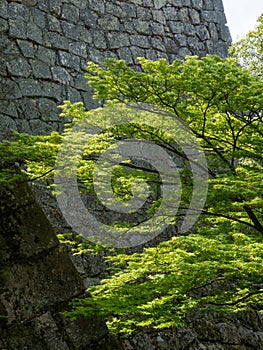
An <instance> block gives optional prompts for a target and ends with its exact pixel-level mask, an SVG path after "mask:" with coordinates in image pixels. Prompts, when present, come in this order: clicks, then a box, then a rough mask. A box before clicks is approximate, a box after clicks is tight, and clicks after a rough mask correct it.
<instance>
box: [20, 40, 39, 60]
mask: <svg viewBox="0 0 263 350" xmlns="http://www.w3.org/2000/svg"><path fill="white" fill-rule="evenodd" d="M17 44H18V46H19V48H20V50H21V51H22V53H23V56H24V57H27V58H33V57H34V54H35V49H34V46H33V43H31V42H29V41H27V40H17Z"/></svg>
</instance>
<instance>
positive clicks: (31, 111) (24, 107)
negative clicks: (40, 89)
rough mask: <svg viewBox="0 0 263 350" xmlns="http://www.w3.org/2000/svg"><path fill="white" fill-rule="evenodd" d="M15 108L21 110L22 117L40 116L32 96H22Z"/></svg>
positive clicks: (28, 118) (37, 117)
mask: <svg viewBox="0 0 263 350" xmlns="http://www.w3.org/2000/svg"><path fill="white" fill-rule="evenodd" d="M17 109H18V110H19V111H21V112H22V116H20V117H23V119H26V120H31V119H39V118H40V117H41V116H40V114H39V109H38V105H37V101H36V99H35V98H34V97H32V98H30V97H24V98H23V99H21V100H20V101H19V102H18V103H17Z"/></svg>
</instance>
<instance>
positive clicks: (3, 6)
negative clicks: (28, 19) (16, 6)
mask: <svg viewBox="0 0 263 350" xmlns="http://www.w3.org/2000/svg"><path fill="white" fill-rule="evenodd" d="M0 17H2V18H8V10H7V2H4V1H1V2H0Z"/></svg>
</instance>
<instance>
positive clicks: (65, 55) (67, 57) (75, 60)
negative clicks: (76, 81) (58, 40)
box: [58, 51, 80, 71]
mask: <svg viewBox="0 0 263 350" xmlns="http://www.w3.org/2000/svg"><path fill="white" fill-rule="evenodd" d="M58 55H59V62H60V64H61V65H62V66H64V67H67V68H71V69H74V70H76V71H78V70H79V68H80V58H79V57H78V56H76V55H74V54H72V53H69V52H64V51H59V53H58Z"/></svg>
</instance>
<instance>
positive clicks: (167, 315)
mask: <svg viewBox="0 0 263 350" xmlns="http://www.w3.org/2000/svg"><path fill="white" fill-rule="evenodd" d="M140 63H141V68H142V69H141V71H140V72H134V71H133V70H132V69H130V68H129V67H127V65H126V64H125V62H124V61H116V60H112V59H110V60H107V61H106V62H105V63H104V65H103V66H99V65H96V64H94V63H89V64H88V69H89V72H90V73H89V74H88V75H87V78H88V79H89V83H90V85H91V86H92V87H93V88H94V89H95V94H96V97H97V98H99V99H105V98H106V99H109V103H120V102H121V103H140V102H145V103H151V104H155V105H158V106H160V107H162V108H163V109H166V110H168V111H172V112H174V113H175V114H176V115H177V116H179V117H181V118H182V119H183V120H184V121H186V122H187V124H188V125H189V126H190V127H191V129H192V131H193V132H194V134H195V135H196V136H197V137H198V138H199V139H200V141H201V142H202V145H203V147H204V149H205V151H206V154H207V160H208V163H209V166H210V175H211V177H210V181H209V186H210V187H209V192H208V197H207V203H206V207H205V208H204V210H203V215H202V216H201V218H200V220H199V222H198V223H197V225H196V227H195V233H193V234H189V235H188V236H184V237H175V238H173V239H172V240H170V241H168V242H164V243H161V244H160V245H159V246H158V247H155V248H148V249H145V250H144V251H143V253H141V254H133V255H126V254H119V255H117V256H114V257H111V258H110V260H111V261H112V262H114V264H115V266H116V267H117V268H118V267H119V268H120V267H122V268H121V269H120V270H119V271H117V272H116V273H115V274H114V275H113V276H112V277H111V278H109V279H106V280H104V281H102V283H101V285H100V286H96V287H92V288H90V291H91V294H92V296H93V298H92V299H86V300H85V301H81V300H77V301H75V302H74V304H73V306H74V310H73V312H72V313H70V314H71V316H77V315H79V314H84V315H86V316H87V317H92V316H94V315H97V314H100V315H103V316H104V317H106V318H107V320H108V324H109V326H110V328H111V329H112V330H113V331H117V332H123V333H124V334H126V335H127V334H130V333H131V332H132V331H133V330H134V329H135V328H137V327H148V326H151V327H155V328H163V327H169V326H171V325H181V324H182V323H183V320H184V316H185V314H186V312H187V311H189V310H191V309H193V308H195V307H199V308H202V307H203V308H204V309H205V310H207V309H213V310H216V311H221V312H225V313H226V312H233V311H238V310H240V309H242V308H244V307H246V306H247V305H249V304H250V303H255V302H256V303H258V304H260V305H262V296H263V290H262V289H261V286H262V262H263V261H262V258H263V256H262V248H263V244H262V234H263V226H262V220H263V216H262V214H263V212H262V202H263V198H262V193H263V187H262V186H263V185H262V184H263V181H262V180H263V179H262V174H263V172H262V170H263V169H262V166H263V159H262V146H263V141H262V140H263V138H262V136H263V123H262V107H263V96H262V87H263V85H262V81H261V80H260V79H259V78H258V77H256V76H253V75H252V74H251V73H250V72H249V71H248V70H245V69H243V68H242V67H240V66H238V64H237V61H236V60H235V59H233V58H228V59H221V58H219V57H215V56H206V57H205V58H203V59H197V57H187V59H186V61H184V62H180V61H175V62H173V63H172V64H168V63H167V62H166V61H165V60H159V61H157V62H152V61H148V60H146V59H143V58H140ZM166 137H167V135H166ZM166 141H167V143H169V141H168V139H167V138H166ZM186 193H187V194H188V191H186Z"/></svg>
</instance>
